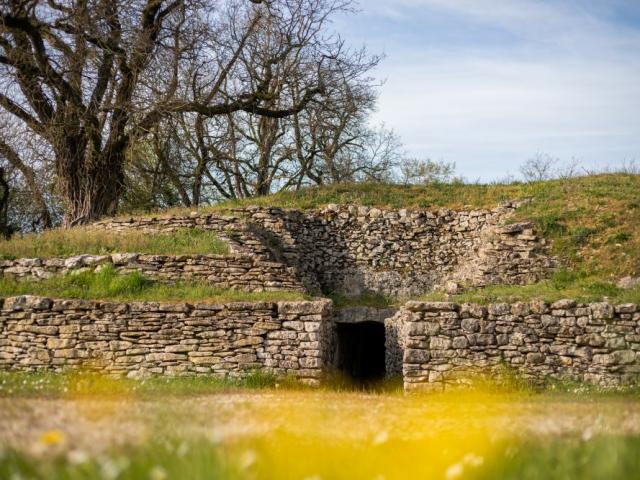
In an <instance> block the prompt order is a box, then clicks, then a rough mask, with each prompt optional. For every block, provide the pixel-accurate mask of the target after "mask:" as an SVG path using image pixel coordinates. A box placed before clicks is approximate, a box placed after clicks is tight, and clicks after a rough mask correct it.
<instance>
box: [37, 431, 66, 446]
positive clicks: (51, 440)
mask: <svg viewBox="0 0 640 480" xmlns="http://www.w3.org/2000/svg"><path fill="white" fill-rule="evenodd" d="M64 439H65V436H64V433H63V432H61V431H60V430H48V431H46V432H44V433H43V434H42V435H40V439H39V440H38V441H39V442H40V443H41V444H43V445H58V444H59V443H62V442H64Z"/></svg>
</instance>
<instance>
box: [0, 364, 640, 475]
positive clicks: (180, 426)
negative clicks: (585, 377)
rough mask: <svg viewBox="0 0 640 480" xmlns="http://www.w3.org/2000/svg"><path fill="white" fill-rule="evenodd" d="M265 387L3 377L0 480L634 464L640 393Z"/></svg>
mask: <svg viewBox="0 0 640 480" xmlns="http://www.w3.org/2000/svg"><path fill="white" fill-rule="evenodd" d="M275 381H276V380H274V379H273V378H270V377H265V376H261V375H257V376H254V378H253V380H251V381H250V382H249V383H247V382H244V383H243V382H241V381H237V382H236V383H235V384H233V382H227V383H226V384H225V381H213V380H211V379H208V380H202V379H201V380H197V379H196V380H187V379H164V380H147V381H133V380H126V381H124V380H122V381H121V380H112V379H101V378H100V377H95V376H90V377H83V376H79V377H77V378H75V379H73V378H72V377H69V376H66V377H64V376H63V377H61V378H56V377H55V376H51V375H32V376H26V375H24V374H3V375H0V432H2V433H1V434H0V478H3V479H4V478H7V479H12V478H22V479H24V478H32V479H67V480H75V479H95V478H101V479H115V478H118V479H136V480H137V479H145V480H146V479H153V480H160V479H173V478H185V479H187V478H188V479H210V478H222V479H227V478H228V479H316V478H321V479H375V478H385V479H406V478H434V479H447V480H451V479H458V478H461V479H462V478H469V479H496V478H509V479H510V478H513V479H523V478H524V479H540V478H545V479H573V478H581V479H582V478H593V479H603V480H604V479H607V480H608V479H626V478H632V477H633V476H634V475H635V474H636V472H637V471H638V470H637V469H638V468H639V467H640V396H638V394H637V392H632V393H616V394H607V393H602V394H599V393H593V391H591V390H587V392H588V393H584V391H583V390H581V389H576V390H570V391H563V392H561V393H558V392H542V393H534V392H531V391H527V390H526V389H525V390H522V389H517V390H514V391H508V390H505V389H487V390H482V389H480V390H473V391H471V390H464V391H454V392H448V393H433V394H428V395H426V394H425V395H411V396H405V395H402V394H400V393H384V394H376V393H368V392H361V391H347V392H344V391H342V392H335V391H332V390H331V389H323V390H305V389H297V388H293V389H292V388H290V386H287V385H278V383H274V382H275ZM251 382H253V383H251ZM42 385H45V386H44V387H42ZM47 385H48V386H47ZM65 389H66V390H65Z"/></svg>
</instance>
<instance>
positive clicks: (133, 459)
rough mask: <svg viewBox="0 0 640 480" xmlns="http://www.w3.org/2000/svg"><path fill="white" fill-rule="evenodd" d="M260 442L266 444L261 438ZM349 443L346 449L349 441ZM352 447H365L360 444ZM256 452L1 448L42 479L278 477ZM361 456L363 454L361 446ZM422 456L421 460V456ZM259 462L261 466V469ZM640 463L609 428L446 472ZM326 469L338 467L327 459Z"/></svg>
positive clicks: (628, 438) (616, 474) (606, 470)
mask: <svg viewBox="0 0 640 480" xmlns="http://www.w3.org/2000/svg"><path fill="white" fill-rule="evenodd" d="M256 444H257V445H258V452H260V444H261V442H256ZM399 446H401V445H399ZM342 448H343V449H345V447H342ZM369 448H370V450H369V452H370V455H375V451H376V449H375V448H371V447H369ZM329 450H331V449H329ZM350 450H353V451H354V452H355V451H358V450H357V449H356V447H355V446H352V447H351V448H350ZM246 452H251V453H246ZM282 454H283V455H284V454H285V453H284V452H283V453H282ZM256 456H257V454H256V453H255V450H253V449H251V448H247V449H246V450H245V453H244V454H240V455H235V458H234V459H233V460H234V461H231V459H230V458H229V456H228V455H227V454H226V451H225V449H224V448H222V447H220V446H218V445H216V444H215V443H213V442H211V441H209V440H207V439H204V438H202V439H188V440H185V439H180V438H171V437H163V436H160V437H158V438H157V439H155V440H152V441H149V442H148V443H146V444H144V445H142V446H138V447H126V448H120V449H112V450H111V451H109V452H107V453H105V454H102V455H100V456H96V457H82V456H79V455H77V454H76V455H75V456H74V455H72V454H69V455H67V456H64V455H59V456H54V457H53V458H51V457H45V458H38V459H34V458H32V457H30V456H29V455H27V454H24V453H20V452H17V451H15V450H9V451H5V452H3V453H2V455H1V456H0V478H5V479H17V478H29V479H43V480H44V479H46V480H58V479H60V480H62V479H64V480H80V479H82V480H89V479H106V478H118V479H121V480H142V479H144V480H147V479H150V480H162V479H174V478H176V479H177V478H188V479H190V480H198V479H212V478H221V479H248V478H278V473H279V472H278V471H272V472H271V473H270V474H269V473H268V472H267V471H265V468H264V466H263V467H262V468H259V467H260V466H261V465H260V464H259V463H258V464H257V465H253V463H254V462H255V461H256V459H255V457H256ZM359 456H360V457H362V452H360V453H359ZM330 460H331V459H330V458H327V464H328V465H329V464H330V463H331V461H330ZM415 460H416V461H418V459H415ZM292 461H294V460H292ZM255 469H257V470H258V475H256V472H255ZM395 469H397V470H400V471H402V469H403V466H402V465H396V466H394V465H388V467H387V472H388V473H390V478H400V477H399V476H398V475H397V474H396V475H394V474H393V472H394V470H395ZM639 469H640V437H639V436H637V435H602V436H596V437H594V438H588V437H586V436H575V435H574V436H570V437H568V438H567V437H565V438H537V439H530V440H519V441H511V442H503V443H500V444H498V446H496V447H494V450H493V451H492V453H491V455H490V456H489V457H487V458H485V457H480V456H475V455H472V454H469V455H468V456H465V457H463V458H461V459H460V461H459V462H456V463H453V464H451V466H450V467H449V469H447V472H451V473H454V472H460V474H459V475H455V476H454V475H452V474H449V476H448V477H447V476H446V475H445V478H461V479H492V480H493V479H514V480H516V479H517V480H529V479H531V480H539V479H549V480H555V479H558V480H568V479H584V480H588V479H594V480H596V479H598V480H600V479H601V480H618V479H620V480H626V479H629V478H635V476H636V474H637V472H638V470H639ZM326 470H327V471H332V470H333V471H335V470H334V469H331V468H329V467H328V466H327V467H326ZM350 470H353V468H351V469H350ZM113 472H117V475H116V476H114V475H113ZM280 473H282V472H280ZM352 474H353V472H351V473H349V474H346V473H345V474H342V475H340V474H339V473H338V476H337V477H317V478H355V477H349V475H352ZM281 478H283V477H281ZM287 478H288V477H287ZM300 478H302V477H300ZM308 478H315V477H308Z"/></svg>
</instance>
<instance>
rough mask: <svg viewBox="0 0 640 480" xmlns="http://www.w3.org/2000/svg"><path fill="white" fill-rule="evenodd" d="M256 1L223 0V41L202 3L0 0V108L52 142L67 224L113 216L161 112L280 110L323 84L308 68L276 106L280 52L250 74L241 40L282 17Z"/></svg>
mask: <svg viewBox="0 0 640 480" xmlns="http://www.w3.org/2000/svg"><path fill="white" fill-rule="evenodd" d="M259 3H262V2H259V1H258V0H252V1H251V2H241V1H239V0H238V1H233V0H230V1H229V2H227V5H228V9H230V11H234V12H235V16H236V18H237V19H238V21H237V23H236V26H237V27H238V29H237V31H235V32H234V37H233V38H230V37H225V36H224V35H223V33H224V32H225V30H224V28H223V27H224V22H219V21H218V20H217V19H219V17H217V16H216V12H215V11H214V10H213V9H212V7H210V6H209V5H208V2H205V1H204V0H203V1H198V0H173V1H171V0H126V1H125V0H58V1H56V0H8V1H6V2H3V4H2V6H0V75H1V76H2V79H3V81H2V84H1V85H0V107H2V108H3V109H4V110H5V111H6V112H8V113H10V114H11V115H13V116H14V117H15V118H16V119H18V120H20V121H21V122H23V124H24V125H26V126H27V127H28V128H29V129H30V130H31V132H33V133H34V134H35V135H37V136H39V137H40V138H41V139H43V140H44V141H46V142H47V143H48V145H49V146H50V148H51V150H52V152H53V155H54V160H55V161H54V165H55V173H56V178H57V184H58V192H59V194H60V196H61V197H62V200H63V206H64V224H65V225H67V226H70V225H75V224H81V223H86V222H89V221H91V220H93V219H95V218H98V217H99V216H101V215H104V214H111V213H114V212H115V210H116V208H117V205H118V202H119V200H120V198H121V195H122V192H123V188H124V181H125V162H126V154H127V149H128V148H129V146H130V145H131V144H132V142H133V141H134V140H135V139H138V138H140V137H141V136H143V135H146V134H148V133H149V131H151V130H152V129H153V128H154V126H155V125H157V124H158V122H159V121H160V120H161V119H162V118H163V117H164V116H165V115H168V114H169V115H170V114H175V113H181V112H195V113H198V114H200V115H202V116H203V117H213V116H216V115H226V114H229V113H232V112H237V111H246V112H250V113H252V114H259V115H262V116H267V117H273V118H284V117H287V116H289V115H292V114H294V113H296V112H299V111H301V110H302V108H303V107H304V106H305V105H306V104H307V103H308V102H309V101H310V100H311V99H312V98H314V97H315V96H316V95H318V94H319V93H320V92H321V91H322V85H321V81H320V79H319V77H318V75H317V72H305V75H304V77H300V78H299V80H300V83H301V84H302V85H304V88H303V92H304V93H303V94H302V96H301V97H300V98H299V99H298V101H297V102H296V103H291V102H287V101H286V100H287V99H284V100H283V101H278V102H276V101H275V100H274V98H273V97H272V96H271V94H270V92H269V91H268V89H267V86H268V85H269V82H270V81H271V79H272V74H271V72H272V71H273V69H274V68H275V65H278V64H279V62H280V59H279V58H273V59H272V60H273V62H274V65H271V66H270V67H269V69H267V70H266V71H263V72H261V75H260V76H258V77H257V78H256V79H254V80H250V79H249V78H247V77H246V72H245V70H244V69H243V68H242V65H241V63H239V62H238V59H239V58H240V55H241V54H242V52H243V50H244V48H245V46H246V44H247V42H248V41H249V39H251V38H252V36H253V35H254V34H255V32H256V31H257V29H258V26H259V24H260V22H262V21H263V18H264V17H265V16H268V17H270V16H272V15H284V14H286V13H287V9H286V8H284V7H282V6H281V5H280V2H272V3H265V4H263V5H254V4H259ZM282 3H285V4H286V3H288V2H282ZM285 7H286V5H285ZM272 12H273V13H272ZM216 22H217V23H216ZM218 36H221V37H222V39H218ZM230 40H234V41H233V42H232V41H230ZM212 46H215V47H221V46H222V47H224V48H223V49H222V50H220V49H215V48H214V49H212V48H211V47H212ZM291 48H293V49H295V48H294V46H292V47H291ZM212 52H213V53H214V54H216V55H217V56H216V57H215V58H213V59H212V58H210V55H211V54H212ZM185 64H186V65H188V66H189V67H190V68H189V69H188V71H187V72H185V68H184V66H185ZM205 66H206V68H205ZM194 67H195V68H194ZM198 67H200V68H198ZM185 83H186V84H188V85H189V86H193V85H195V86H196V87H195V88H192V89H191V93H193V94H194V95H187V92H188V89H186V88H185ZM196 93H197V95H196ZM289 100H290V99H289ZM16 153H18V152H16Z"/></svg>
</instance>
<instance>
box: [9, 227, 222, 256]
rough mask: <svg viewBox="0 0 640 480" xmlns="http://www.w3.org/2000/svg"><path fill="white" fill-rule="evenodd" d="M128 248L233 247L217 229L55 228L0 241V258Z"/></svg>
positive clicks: (173, 251)
mask: <svg viewBox="0 0 640 480" xmlns="http://www.w3.org/2000/svg"><path fill="white" fill-rule="evenodd" d="M128 252H130V253H147V254H157V255H163V254H164V255H187V254H227V253H229V247H228V245H227V244H226V243H225V242H223V241H222V240H220V239H219V238H218V237H217V236H216V235H215V234H214V233H213V232H207V231H204V230H199V229H195V228H185V229H183V230H179V231H177V232H171V233H158V234H154V235H150V234H148V233H143V232H139V231H130V232H108V231H101V230H91V229H84V228H74V229H69V230H62V229H53V230H46V231H45V232H43V233H40V234H28V235H22V236H16V237H13V238H11V239H10V240H3V241H0V258H5V259H13V258H35V257H39V258H51V257H68V256H72V255H81V254H89V255H105V254H109V253H128Z"/></svg>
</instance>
